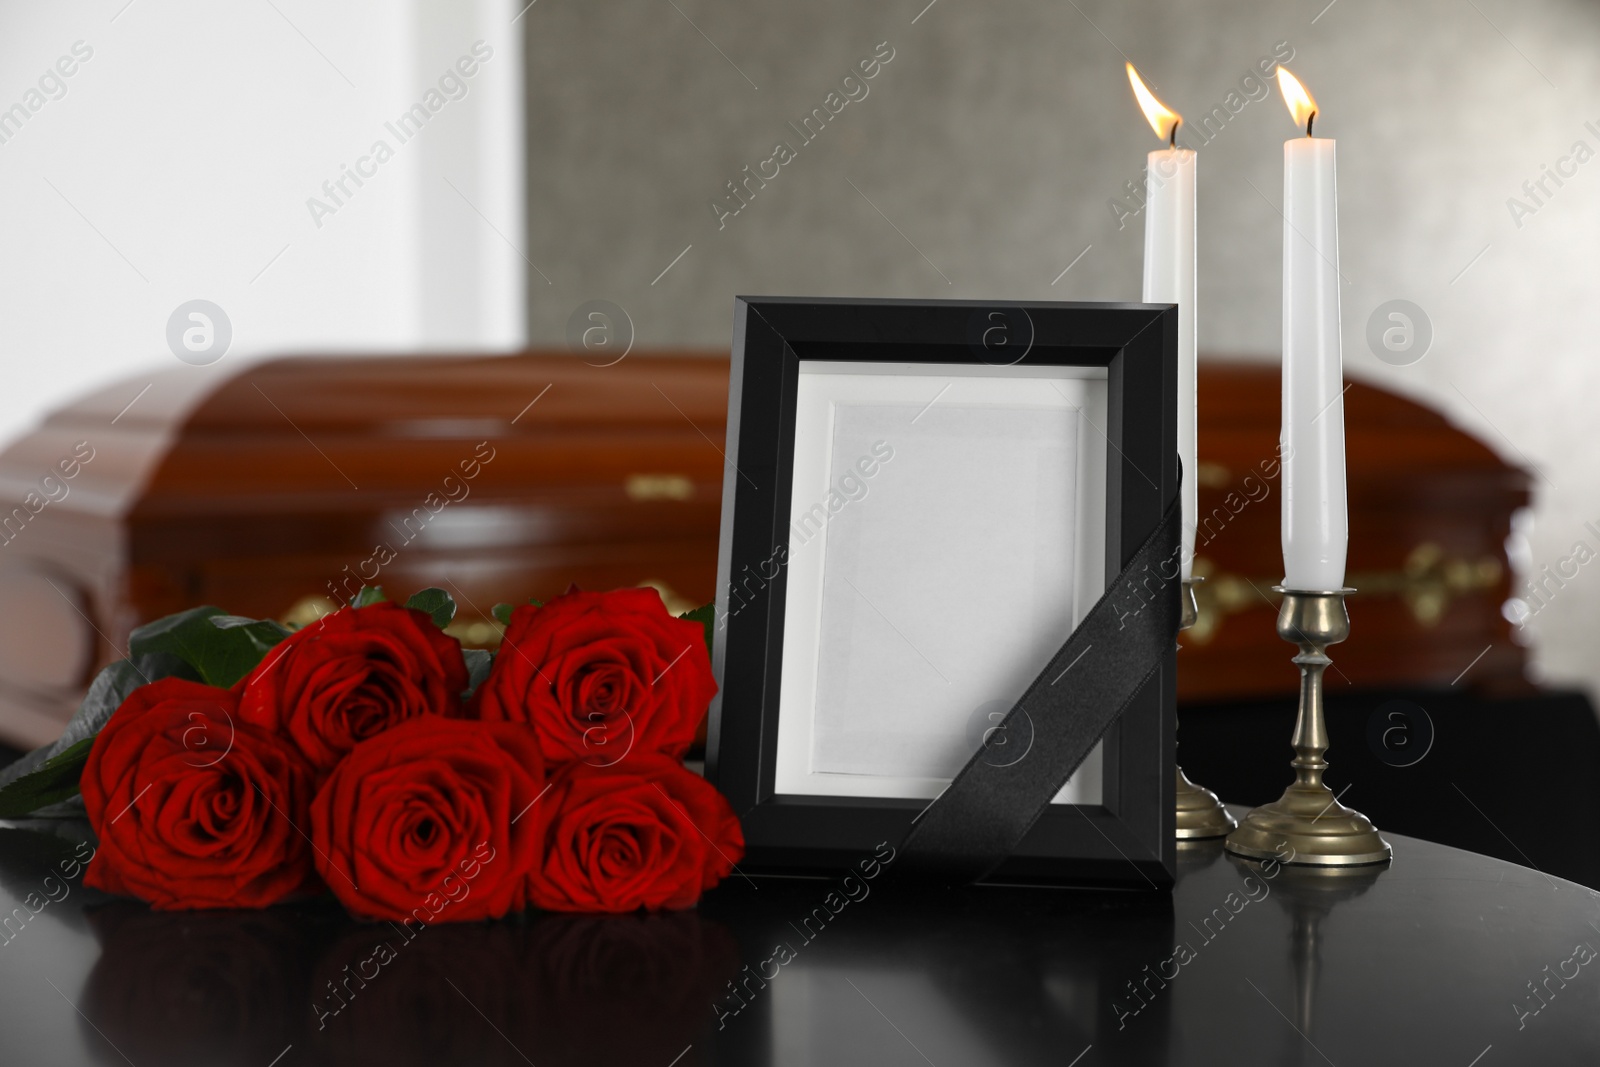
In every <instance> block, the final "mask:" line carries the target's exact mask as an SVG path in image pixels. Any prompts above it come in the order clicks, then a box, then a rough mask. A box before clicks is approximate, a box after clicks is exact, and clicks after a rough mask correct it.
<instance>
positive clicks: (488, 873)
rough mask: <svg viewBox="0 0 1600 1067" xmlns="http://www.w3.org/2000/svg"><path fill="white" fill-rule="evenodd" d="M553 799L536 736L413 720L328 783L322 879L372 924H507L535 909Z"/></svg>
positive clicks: (321, 809) (314, 828)
mask: <svg viewBox="0 0 1600 1067" xmlns="http://www.w3.org/2000/svg"><path fill="white" fill-rule="evenodd" d="M544 789H545V783H544V766H543V760H542V759H541V758H540V755H539V745H538V742H537V741H536V740H535V739H534V736H533V731H532V730H529V729H528V728H527V727H526V726H521V725H518V724H516V723H485V722H471V721H468V720H464V719H447V718H444V717H442V716H438V715H424V716H421V717H419V718H415V719H411V720H410V721H408V722H405V723H402V724H401V725H399V726H396V727H394V728H393V729H391V730H387V731H385V732H383V733H381V734H379V735H378V736H377V737H374V738H372V739H371V740H370V741H363V742H362V743H361V744H359V745H357V746H356V747H355V748H353V749H351V750H350V754H349V755H348V756H346V757H345V758H344V759H343V760H342V761H341V762H340V763H339V765H338V766H337V767H336V768H334V771H333V774H332V775H331V776H330V777H329V778H328V780H327V781H326V782H324V783H323V786H322V789H321V791H320V792H318V793H317V797H316V800H315V801H313V802H312V805H311V838H312V840H313V841H315V842H316V846H317V856H316V864H317V870H318V871H319V872H320V873H321V874H322V879H323V881H324V882H326V883H327V885H328V888H329V889H331V890H333V893H334V895H335V896H337V897H338V898H339V899H340V901H342V902H343V903H344V906H345V907H346V908H347V909H348V910H349V911H350V912H351V913H353V914H355V915H359V916H362V917H364V918H369V919H401V920H404V919H411V918H415V919H417V920H419V921H420V922H422V923H423V924H427V923H431V922H436V921H441V920H452V921H454V920H466V919H486V918H488V919H493V918H499V917H500V916H502V915H504V914H505V913H506V912H508V911H512V910H520V909H522V908H523V907H525V906H526V903H527V877H528V873H529V872H530V871H531V870H532V869H533V868H534V866H535V865H536V864H537V863H538V859H539V843H540V841H541V839H542V837H543V831H544V825H545V818H546V816H545V812H546V810H547V808H546V806H545V805H544V804H538V803H536V802H537V801H538V800H539V798H540V796H541V795H542V794H543V792H544Z"/></svg>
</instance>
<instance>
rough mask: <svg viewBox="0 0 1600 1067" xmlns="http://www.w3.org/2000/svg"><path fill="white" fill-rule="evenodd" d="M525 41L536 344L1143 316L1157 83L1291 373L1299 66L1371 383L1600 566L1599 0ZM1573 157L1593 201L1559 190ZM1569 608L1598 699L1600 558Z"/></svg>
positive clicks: (1210, 222) (608, 23)
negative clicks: (751, 328) (747, 302)
mask: <svg viewBox="0 0 1600 1067" xmlns="http://www.w3.org/2000/svg"><path fill="white" fill-rule="evenodd" d="M526 21H527V29H528V44H527V48H528V63H529V79H528V84H529V94H528V130H529V136H528V183H529V205H530V207H529V212H530V214H529V232H530V238H529V247H528V252H529V256H530V258H531V259H532V260H533V261H534V262H535V263H537V264H538V265H539V267H540V269H541V270H542V272H543V275H544V277H541V276H540V275H539V274H533V273H531V272H530V274H529V290H528V291H529V322H530V333H531V336H532V338H533V339H534V340H535V341H536V342H550V343H563V340H564V337H565V331H566V324H567V320H568V317H569V316H570V315H571V313H572V312H573V310H574V309H575V308H576V307H578V306H579V305H580V304H581V303H583V302H584V301H587V300H591V299H597V298H602V299H609V300H611V301H613V302H615V303H617V304H620V305H621V306H622V307H624V308H625V309H626V310H627V312H628V315H629V317H630V318H631V320H632V323H633V326H634V329H635V330H636V332H637V336H638V339H639V344H641V345H675V344H685V345H703V346H716V347H721V346H725V345H726V344H727V342H728V336H729V312H730V308H731V298H732V296H733V295H734V294H735V293H768V294H775V293H784V294H813V295H841V296H842V295H851V296H885V297H930V298H931V297H991V298H1005V299H1052V298H1054V299H1075V300H1136V299H1138V298H1139V295H1140V264H1141V261H1142V254H1143V252H1142V241H1143V218H1142V216H1141V215H1133V216H1131V217H1130V216H1128V215H1127V214H1126V212H1127V211H1128V210H1131V209H1132V208H1133V207H1135V206H1136V203H1135V201H1134V200H1133V198H1131V197H1130V196H1129V195H1128V192H1129V188H1130V187H1129V186H1128V184H1127V183H1129V182H1132V183H1133V185H1132V188H1133V189H1135V190H1137V189H1138V188H1140V187H1141V185H1142V181H1143V179H1142V170H1143V166H1144V157H1145V153H1146V152H1147V151H1149V150H1150V149H1151V148H1154V147H1156V146H1157V142H1156V140H1155V138H1154V136H1153V135H1152V134H1151V131H1150V129H1149V127H1148V126H1147V125H1146V124H1145V122H1144V120H1143V118H1142V117H1141V116H1140V114H1139V112H1138V109H1137V107H1136V105H1135V103H1134V101H1133V98H1132V94H1131V92H1130V91H1129V89H1128V85H1127V82H1126V79H1125V77H1124V74H1123V63H1124V61H1125V60H1131V61H1132V62H1133V63H1134V64H1135V65H1136V66H1137V67H1138V68H1139V69H1140V71H1141V72H1142V73H1143V75H1144V77H1145V78H1146V80H1147V81H1148V82H1149V83H1150V84H1151V85H1152V87H1153V88H1154V89H1155V91H1156V92H1157V93H1158V94H1159V95H1160V96H1161V98H1162V99H1163V100H1164V101H1165V102H1166V103H1167V104H1168V105H1169V106H1171V107H1172V108H1174V109H1175V110H1177V111H1179V112H1182V113H1183V114H1185V115H1186V116H1188V117H1189V120H1190V130H1191V135H1190V136H1189V137H1188V138H1186V140H1187V142H1188V143H1189V144H1190V145H1191V146H1193V147H1197V148H1198V149H1199V152H1200V194H1199V195H1200V251H1199V258H1200V302H1201V307H1200V316H1199V331H1200V345H1201V349H1202V351H1203V352H1207V351H1209V352H1211V353H1219V354H1227V355H1230V356H1234V357H1239V358H1248V359H1255V360H1275V359H1276V358H1277V353H1278V350H1279V337H1280V304H1279V301H1280V293H1281V280H1280V271H1281V239H1282V238H1281V234H1282V221H1281V217H1280V215H1279V206H1280V204H1281V200H1282V149H1281V147H1280V146H1281V144H1282V142H1283V141H1284V140H1285V139H1286V138H1288V137H1290V136H1292V135H1294V133H1295V131H1294V129H1293V127H1292V126H1291V123H1290V119H1289V116H1288V113H1287V111H1286V110H1285V108H1284V107H1283V104H1282V103H1281V101H1280V100H1279V98H1278V95H1277V92H1276V88H1275V86H1271V87H1269V88H1271V90H1272V91H1271V93H1270V95H1267V96H1266V97H1265V98H1264V99H1251V96H1250V94H1251V92H1252V89H1253V87H1252V86H1251V85H1250V83H1247V82H1245V76H1246V75H1247V73H1249V72H1250V71H1251V70H1252V68H1254V67H1255V65H1256V64H1257V63H1258V62H1259V61H1261V60H1263V59H1267V60H1269V61H1270V60H1272V59H1273V58H1274V57H1275V54H1276V55H1277V56H1290V55H1292V58H1290V59H1288V60H1287V61H1286V65H1287V66H1289V67H1290V68H1291V69H1292V70H1293V71H1294V72H1295V73H1296V74H1297V75H1298V76H1299V77H1301V79H1302V80H1303V81H1304V82H1305V83H1306V85H1307V86H1308V87H1309V88H1310V90H1311V91H1312V93H1313V94H1314V95H1315V96H1316V98H1317V100H1318V103H1319V105H1320V106H1321V109H1322V114H1321V116H1320V117H1319V119H1318V122H1317V126H1316V129H1317V132H1318V133H1319V134H1320V135H1323V136H1328V137H1335V138H1337V139H1338V141H1339V149H1338V151H1339V182H1340V213H1341V219H1340V221H1341V231H1340V236H1341V249H1340V258H1341V269H1342V273H1343V274H1344V275H1345V278H1346V279H1347V282H1348V284H1347V285H1346V287H1345V289H1344V292H1343V309H1342V310H1343V326H1344V342H1345V366H1346V370H1347V373H1348V374H1349V375H1351V376H1352V377H1356V378H1360V379H1363V380H1367V381H1371V382H1373V383H1375V384H1378V385H1381V386H1383V387H1385V388H1388V389H1392V390H1395V391H1398V392H1401V393H1404V394H1406V395H1408V396H1411V397H1414V398H1418V399H1421V400H1423V401H1424V402H1426V403H1427V404H1429V405H1431V406H1433V407H1435V408H1437V409H1439V410H1441V411H1443V412H1445V413H1446V414H1447V415H1448V416H1449V417H1451V418H1452V419H1453V420H1455V421H1456V422H1457V423H1458V424H1459V425H1461V426H1462V427H1463V428H1465V429H1467V430H1469V431H1470V432H1472V433H1474V434H1476V435H1478V436H1479V437H1480V438H1481V439H1483V440H1484V441H1486V442H1487V443H1488V444H1490V445H1491V446H1492V447H1494V448H1495V449H1497V450H1498V451H1499V452H1500V454H1501V455H1502V456H1503V457H1504V458H1505V459H1506V460H1507V461H1508V462H1511V463H1514V464H1517V465H1520V466H1523V467H1526V468H1530V469H1531V470H1533V471H1535V472H1536V477H1535V481H1536V485H1537V489H1536V501H1537V506H1536V509H1535V511H1536V521H1535V522H1533V524H1532V527H1531V534H1530V537H1529V539H1528V544H1526V545H1525V546H1523V552H1524V555H1525V558H1526V559H1527V560H1528V561H1529V562H1530V563H1531V566H1532V568H1533V570H1535V571H1537V570H1538V568H1540V567H1542V566H1544V565H1546V564H1551V565H1554V564H1556V563H1558V562H1559V561H1560V560H1561V559H1562V558H1565V557H1570V556H1571V554H1572V553H1573V548H1574V544H1575V542H1578V541H1583V542H1585V543H1586V544H1587V545H1588V546H1589V548H1591V549H1594V550H1596V551H1597V552H1600V534H1597V533H1595V532H1593V531H1591V530H1590V529H1589V528H1587V527H1586V525H1585V524H1586V523H1588V522H1590V521H1594V522H1595V526H1596V529H1600V465H1597V464H1595V462H1594V461H1593V458H1592V457H1593V456H1594V455H1595V446H1594V444H1593V436H1592V426H1593V422H1594V419H1593V404H1594V398H1595V397H1596V396H1600V339H1597V337H1596V333H1595V329H1594V326H1593V323H1594V313H1593V310H1592V309H1593V307H1594V303H1595V301H1596V298H1597V288H1600V265H1597V261H1596V254H1595V247H1596V237H1597V235H1600V162H1595V161H1593V160H1592V157H1593V155H1594V154H1595V153H1596V152H1600V6H1597V5H1594V4H1588V3H1579V2H1576V0H1534V2H1528V3H1513V2H1510V0H1413V2H1410V3H1406V4H1390V3H1383V2H1380V0H1335V2H1333V3H1331V4H1330V3H1329V2H1328V0H1310V2H1299V0H1296V2H1277V3H1270V4H1263V3H1259V2H1246V0H1198V2H1194V3H1183V4H1153V3H1115V2H1112V0H1002V2H988V3H981V4H980V3H972V2H969V0H937V2H935V3H933V4H932V5H929V4H928V2H927V0H895V2H894V3H883V4H859V3H850V2H847V0H806V2H804V3H787V2H786V3H776V2H744V3H737V2H733V0H672V2H670V3H669V2H667V0H624V2H618V3H608V4H576V3H565V2H560V0H540V3H539V4H538V5H537V6H535V7H534V8H533V9H532V10H531V11H529V13H528V15H527V17H526ZM881 42H887V43H888V48H889V49H892V52H893V58H892V60H890V61H889V62H887V63H886V64H884V65H883V66H882V69H881V70H880V71H879V72H878V73H877V75H876V76H875V77H874V78H872V79H871V80H870V81H868V82H866V87H867V95H866V96H865V97H863V98H861V99H859V100H853V101H851V102H848V103H846V104H845V105H844V106H843V108H842V110H840V112H839V113H838V114H837V115H835V116H833V117H832V118H831V120H830V121H829V122H828V123H827V125H826V127H825V128H824V130H823V132H822V133H820V134H818V135H815V136H814V139H813V140H811V141H810V142H809V143H806V142H803V141H802V140H801V138H800V137H799V136H798V135H797V133H796V131H795V129H794V128H792V127H790V126H789V125H788V124H789V123H794V124H795V125H796V126H798V125H799V124H800V122H801V120H802V118H803V117H805V116H806V115H808V114H809V113H810V112H811V111H812V109H813V108H818V107H822V106H824V102H825V98H826V96H827V94H828V93H829V92H831V91H839V92H840V93H841V96H842V95H843V93H844V90H843V89H841V87H840V81H841V79H842V78H843V77H844V76H845V75H846V74H847V73H849V72H850V71H851V70H852V69H853V68H854V67H855V65H856V64H857V62H858V61H860V60H862V59H870V58H871V57H872V56H873V54H874V50H875V49H877V48H878V47H879V45H880V43H881ZM1242 83H1243V84H1242ZM854 92H855V93H856V95H859V94H860V89H859V88H858V89H855V90H854ZM1230 93H1232V94H1235V95H1233V96H1232V97H1230ZM1254 95H1255V96H1260V95H1261V94H1260V93H1259V92H1255V93H1254ZM1214 109H1216V110H1217V112H1218V114H1217V115H1215V116H1213V117H1212V119H1211V121H1210V124H1209V127H1210V132H1209V133H1208V134H1207V135H1206V136H1205V137H1199V136H1194V135H1193V133H1192V131H1193V130H1195V129H1196V128H1198V127H1199V126H1200V124H1201V120H1202V119H1204V118H1205V117H1206V116H1207V115H1208V113H1212V112H1213V110H1214ZM1591 122H1592V123H1593V126H1592V127H1591V126H1589V125H1586V124H1588V123H1591ZM780 141H782V142H787V143H789V144H790V145H791V146H792V147H794V149H795V151H796V158H794V159H793V160H791V161H790V162H788V163H787V164H780V166H779V168H778V177H776V178H774V179H772V180H771V181H769V182H767V184H766V185H765V186H764V187H762V186H760V185H759V184H758V183H754V182H752V183H751V184H749V185H748V186H745V187H744V191H745V193H746V195H747V196H749V202H748V204H747V206H744V207H743V208H742V209H741V210H740V212H739V213H738V214H737V215H734V216H732V217H722V218H720V221H719V216H720V214H721V211H726V210H731V208H732V207H734V206H738V203H739V202H738V201H735V200H734V199H733V198H732V196H731V195H730V194H729V192H728V189H727V186H726V185H725V183H726V182H729V181H743V180H744V179H745V178H746V177H747V175H746V173H745V172H744V170H743V168H744V167H746V166H747V165H748V166H749V167H750V168H751V171H753V172H757V173H763V171H761V170H758V168H762V167H763V161H765V160H767V159H769V158H771V157H772V156H773V149H774V145H775V143H777V142H780ZM1578 142H1583V143H1584V144H1585V145H1586V146H1587V149H1586V152H1587V155H1585V151H1582V150H1580V151H1577V153H1576V156H1584V161H1583V162H1579V161H1578V160H1577V158H1576V156H1575V154H1574V153H1575V149H1576V146H1577V143H1578ZM1558 167H1559V168H1560V169H1561V170H1562V171H1564V172H1567V174H1566V176H1565V177H1562V179H1561V180H1562V182H1563V184H1561V185H1557V184H1556V182H1555V181H1554V180H1551V179H1548V178H1546V179H1545V181H1544V191H1543V192H1540V191H1539V189H1538V186H1537V184H1535V186H1534V191H1533V196H1530V195H1529V194H1528V192H1527V191H1526V190H1525V189H1524V184H1523V183H1524V182H1534V183H1537V182H1539V180H1540V179H1541V178H1543V177H1544V176H1545V174H1546V173H1547V168H1549V169H1556V168H1558ZM772 171H773V167H772V165H770V164H766V165H764V173H765V174H768V175H770V174H771V173H772ZM751 194H753V195H751ZM1534 197H1537V200H1535V199H1534ZM1511 198H1516V199H1517V200H1519V201H1520V202H1521V203H1522V204H1523V205H1524V207H1525V208H1527V209H1530V210H1521V209H1519V210H1517V211H1516V212H1515V213H1514V212H1513V211H1512V209H1511V207H1510V206H1509V205H1508V200H1509V199H1511ZM713 201H718V202H720V203H722V205H723V208H722V209H721V211H719V210H714V209H713V208H712V206H711V204H712V202H713ZM1118 201H1120V202H1121V204H1122V206H1121V207H1120V208H1119V207H1116V206H1114V205H1115V204H1116V203H1117V202H1118ZM686 248H687V249H688V250H687V252H685V251H684V250H685V249H686ZM680 253H681V254H682V258H681V259H677V258H676V257H678V256H679V255H680ZM669 264H671V268H670V269H669V270H667V271H666V273H665V274H664V275H662V274H661V272H662V271H663V269H665V268H667V267H668V266H669ZM1069 267H1070V269H1067V268H1069ZM1063 271H1065V273H1063ZM1392 300H1407V301H1410V302H1412V303H1414V304H1415V305H1417V306H1418V307H1419V308H1421V309H1422V311H1423V313H1424V315H1425V317H1426V322H1425V323H1419V326H1423V325H1425V326H1427V327H1428V328H1430V329H1431V333H1432V339H1431V344H1430V345H1429V347H1428V350H1427V352H1426V355H1425V356H1423V357H1422V358H1421V359H1418V360H1416V361H1415V362H1412V363H1410V364H1409V365H1405V366H1397V365H1393V364H1392V363H1389V362H1384V361H1382V360H1380V359H1379V358H1378V357H1377V355H1375V353H1374V351H1373V350H1372V349H1371V348H1370V347H1369V345H1368V342H1367V331H1368V322H1369V319H1370V318H1371V317H1372V316H1373V314H1374V312H1375V311H1376V310H1377V309H1378V308H1379V307H1380V306H1381V305H1384V304H1386V303H1388V302H1389V301H1392ZM1380 319H1381V320H1382V325H1383V327H1385V328H1387V327H1388V326H1391V325H1394V323H1392V322H1390V321H1389V320H1388V319H1387V318H1386V316H1380ZM1417 336H1418V337H1419V338H1420V336H1421V331H1420V330H1419V333H1418V335H1417ZM1380 347H1381V345H1380ZM1418 351H1419V349H1417V348H1413V349H1412V350H1411V351H1409V352H1404V353H1392V354H1391V353H1387V352H1386V354H1389V355H1390V358H1391V360H1400V361H1403V360H1411V359H1415V357H1416V356H1417V354H1418ZM1200 402H1201V404H1202V405H1204V404H1205V397H1204V396H1203V395H1202V397H1201V398H1200ZM1202 458H1204V457H1202ZM1571 569H1572V567H1571V565H1569V566H1568V571H1569V572H1570V571H1571ZM1547 599H1548V601H1549V603H1548V606H1547V607H1543V608H1541V609H1540V610H1539V611H1538V613H1537V615H1536V616H1535V617H1533V618H1532V619H1530V620H1528V623H1527V626H1526V630H1527V631H1528V633H1529V635H1531V636H1532V637H1533V638H1535V640H1536V643H1537V653H1536V656H1535V663H1536V666H1537V668H1538V670H1539V671H1540V674H1541V677H1542V678H1543V679H1545V680H1549V681H1576V682H1580V683H1583V684H1585V685H1588V686H1590V687H1591V688H1594V687H1596V686H1597V684H1600V658H1597V657H1596V656H1594V654H1593V647H1594V645H1595V642H1596V638H1597V637H1600V567H1593V568H1588V567H1585V568H1582V569H1580V570H1579V573H1578V576H1577V578H1575V579H1573V580H1570V581H1567V582H1566V583H1565V587H1564V588H1561V589H1559V590H1557V591H1556V593H1555V595H1553V596H1551V597H1548V598H1547ZM1511 610H1512V611H1513V612H1515V611H1516V610H1517V609H1516V608H1515V607H1514V606H1513V608H1512V609H1511ZM1471 654H1472V652H1471V650H1469V651H1468V652H1467V655H1466V656H1465V657H1464V659H1463V663H1462V667H1463V668H1466V667H1467V665H1468V664H1467V662H1466V659H1469V658H1470V656H1471Z"/></svg>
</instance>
